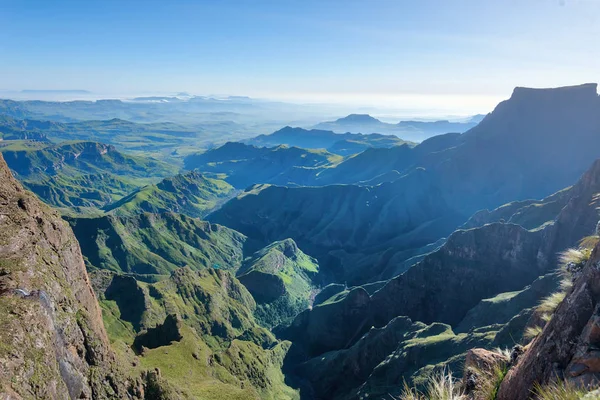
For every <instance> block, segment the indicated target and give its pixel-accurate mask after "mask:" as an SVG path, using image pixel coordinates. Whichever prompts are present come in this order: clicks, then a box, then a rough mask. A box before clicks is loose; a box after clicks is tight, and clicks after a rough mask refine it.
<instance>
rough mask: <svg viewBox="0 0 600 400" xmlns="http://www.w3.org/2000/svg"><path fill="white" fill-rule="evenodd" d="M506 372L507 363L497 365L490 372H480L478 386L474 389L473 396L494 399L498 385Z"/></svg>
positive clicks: (486, 399)
mask: <svg viewBox="0 0 600 400" xmlns="http://www.w3.org/2000/svg"><path fill="white" fill-rule="evenodd" d="M507 373H508V364H501V365H497V366H496V367H495V368H494V370H493V371H492V373H491V374H483V373H480V374H479V376H480V381H479V382H478V388H477V389H476V390H475V394H476V396H475V398H477V399H485V400H496V398H497V397H498V391H499V390H500V385H501V384H502V381H503V380H504V377H505V376H506V374H507ZM481 378H483V379H481Z"/></svg>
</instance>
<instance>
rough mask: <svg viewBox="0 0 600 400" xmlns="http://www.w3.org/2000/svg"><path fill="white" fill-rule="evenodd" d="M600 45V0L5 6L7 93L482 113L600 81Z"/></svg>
mask: <svg viewBox="0 0 600 400" xmlns="http://www.w3.org/2000/svg"><path fill="white" fill-rule="evenodd" d="M599 39H600V0H587V1H586V0H579V1H574V0H564V1H559V0H519V1H513V0H477V1H474V0H437V1H434V0H411V1H403V0H395V1H392V0H389V1H387V0H369V1H353V0H345V1H334V0H320V1H316V0H303V1H294V0H283V1H281V0H280V1H261V0H255V1H251V0H248V1H226V0H223V1H218V0H214V1H175V0H171V1H152V0H146V1H132V0H130V1H126V0H125V1H112V0H103V1H95V0H86V1H61V0H52V1H50V0H39V1H33V0H0V89H4V90H21V89H87V90H91V91H96V92H103V93H123V94H126V93H152V92H172V91H188V92H191V93H196V94H214V93H219V94H238V95H250V96H255V97H269V98H279V99H300V100H306V101H313V100H314V101H357V102H360V101H364V102H368V101H370V100H373V101H375V100H374V99H378V100H379V101H382V102H386V101H392V100H393V99H402V98H404V99H408V98H410V99H411V100H410V101H413V102H419V101H422V102H424V103H427V102H428V101H430V100H429V99H438V100H439V101H449V100H448V99H450V101H459V102H460V101H464V102H471V103H473V104H477V103H478V102H484V101H487V100H486V99H488V100H489V99H492V98H494V99H496V98H498V97H506V96H507V95H509V94H510V92H511V90H512V88H513V87H514V86H517V85H521V86H538V87H545V86H559V85H568V84H576V83H582V82H588V81H599V80H600V79H599V78H600V51H599V50H600V44H599ZM444 99H445V100H444ZM407 101H408V100H407ZM494 101H495V100H494Z"/></svg>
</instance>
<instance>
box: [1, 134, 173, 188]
mask: <svg viewBox="0 0 600 400" xmlns="http://www.w3.org/2000/svg"><path fill="white" fill-rule="evenodd" d="M0 151H1V152H2V155H3V156H4V158H5V160H6V163H7V164H8V166H9V167H10V169H11V170H13V171H14V172H15V174H16V175H17V176H18V178H19V179H30V180H31V179H43V178H46V177H49V176H54V175H57V174H58V173H63V174H66V175H76V174H79V175H81V174H98V173H106V172H108V173H112V174H115V175H121V176H130V177H134V178H145V177H147V176H148V171H152V174H153V175H154V176H167V175H171V174H173V173H174V172H175V171H176V168H175V167H173V166H171V165H169V164H166V163H163V162H161V161H158V160H154V159H152V158H147V157H139V156H131V155H128V154H124V153H121V152H119V151H118V150H117V149H116V148H115V147H114V146H111V145H107V144H103V143H96V142H66V143H59V144H56V145H52V144H49V145H42V146H40V147H36V148H27V147H23V148H19V147H17V144H16V143H11V144H10V146H4V147H1V148H0Z"/></svg>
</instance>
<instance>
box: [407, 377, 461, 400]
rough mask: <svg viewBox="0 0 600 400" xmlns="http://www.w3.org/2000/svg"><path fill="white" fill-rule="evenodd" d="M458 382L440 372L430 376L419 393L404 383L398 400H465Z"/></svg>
mask: <svg viewBox="0 0 600 400" xmlns="http://www.w3.org/2000/svg"><path fill="white" fill-rule="evenodd" d="M466 399H467V397H466V395H465V394H464V392H463V391H462V389H461V388H460V385H459V383H458V381H457V380H456V379H455V378H454V377H453V376H452V373H451V372H447V371H442V372H439V373H437V374H434V375H432V376H431V377H430V378H429V379H428V381H427V384H426V385H425V391H424V392H421V391H419V390H418V389H416V388H412V387H410V386H409V385H408V384H407V383H406V382H405V383H404V389H403V391H402V394H401V395H400V397H399V400H466Z"/></svg>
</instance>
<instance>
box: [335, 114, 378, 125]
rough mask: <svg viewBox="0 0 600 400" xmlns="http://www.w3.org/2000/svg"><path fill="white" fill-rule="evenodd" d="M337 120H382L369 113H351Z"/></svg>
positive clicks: (365, 121)
mask: <svg viewBox="0 0 600 400" xmlns="http://www.w3.org/2000/svg"><path fill="white" fill-rule="evenodd" d="M336 122H352V123H377V122H381V121H379V120H378V119H377V118H374V117H372V116H370V115H369V114H349V115H347V116H345V117H343V118H339V119H337V120H336Z"/></svg>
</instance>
